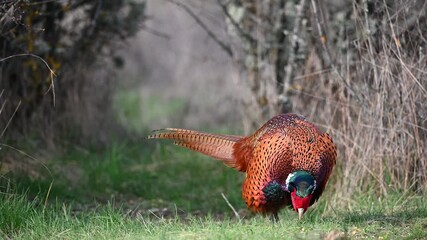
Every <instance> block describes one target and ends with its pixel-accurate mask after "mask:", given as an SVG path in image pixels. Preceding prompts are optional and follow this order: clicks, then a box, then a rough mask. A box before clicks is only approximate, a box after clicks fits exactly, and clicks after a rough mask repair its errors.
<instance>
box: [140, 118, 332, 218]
mask: <svg viewBox="0 0 427 240" xmlns="http://www.w3.org/2000/svg"><path fill="white" fill-rule="evenodd" d="M147 138H148V139H154V138H157V139H158V138H161V139H172V140H173V141H174V144H176V145H179V146H183V147H186V148H189V149H191V150H194V151H197V152H200V153H203V154H205V155H208V156H211V157H213V158H216V159H218V160H221V161H222V162H223V163H224V164H225V165H227V166H229V167H232V168H235V169H237V170H239V171H241V172H246V178H245V180H244V183H243V186H242V197H243V199H244V200H245V202H246V204H247V206H248V208H249V209H250V210H251V211H253V212H255V213H264V214H265V213H270V214H271V215H270V217H271V219H272V221H278V220H279V218H278V211H279V210H280V209H281V208H282V207H284V206H291V205H292V207H293V208H294V210H295V211H297V212H298V215H299V219H301V218H302V216H303V214H304V213H305V212H306V211H307V208H308V207H309V206H311V205H312V204H313V203H314V202H315V201H316V200H317V199H318V198H319V197H320V195H322V192H323V190H324V189H325V186H326V182H327V181H328V178H329V176H330V174H331V171H332V169H333V168H334V166H335V163H336V160H335V159H336V156H337V153H336V147H335V144H334V143H333V141H332V138H331V137H330V136H329V135H328V134H327V133H323V132H321V131H320V130H319V129H318V128H317V127H316V126H315V125H314V124H312V123H310V122H308V121H306V120H305V118H304V117H303V116H301V115H298V114H280V115H278V116H276V117H273V118H272V119H270V120H269V121H268V122H267V123H265V124H264V125H263V126H262V127H261V128H260V129H258V130H257V131H256V132H255V133H254V134H252V135H251V136H247V137H243V136H234V135H222V134H209V133H203V132H199V131H192V130H185V129H177V128H166V129H161V130H157V131H155V132H154V133H153V134H152V135H150V136H148V137H147Z"/></svg>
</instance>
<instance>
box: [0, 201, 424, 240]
mask: <svg viewBox="0 0 427 240" xmlns="http://www.w3.org/2000/svg"><path fill="white" fill-rule="evenodd" d="M361 199H362V198H361ZM394 200H395V199H394V197H391V199H389V200H387V201H384V202H383V204H379V205H373V207H372V208H371V209H370V210H369V211H367V209H366V208H365V205H366V201H360V202H357V205H356V206H353V208H354V210H352V211H339V213H338V214H336V215H334V214H332V215H330V214H327V215H326V216H323V217H318V216H314V215H313V214H311V215H310V216H309V217H308V218H305V219H303V220H302V221H298V220H297V217H296V214H295V213H292V212H290V211H284V212H283V213H282V214H281V221H280V222H279V223H278V224H272V223H271V222H270V221H269V220H268V219H267V218H263V217H261V216H257V217H254V218H250V219H245V220H242V221H237V220H235V219H229V218H225V219H222V220H218V219H217V218H215V217H211V216H210V215H206V216H204V217H187V218H180V217H175V218H169V219H164V218H153V217H146V216H141V215H138V216H134V217H130V216H129V215H128V214H125V213H123V209H122V208H120V206H115V205H114V204H111V203H110V204H106V205H99V206H97V207H96V208H94V209H92V210H90V211H82V212H80V213H75V212H73V211H71V210H70V209H71V208H70V207H68V206H67V205H66V204H63V203H62V204H61V203H58V202H57V203H53V204H50V205H49V206H48V207H46V208H45V207H44V206H43V204H42V203H41V202H38V201H37V200H34V201H28V200H27V199H26V198H25V197H23V195H16V194H4V193H3V194H1V195H0V237H1V238H12V239H58V238H60V239H324V238H327V239H335V238H334V237H338V236H340V237H348V238H368V239H396V238H403V239H424V238H426V237H427V232H426V228H427V203H426V202H425V201H424V199H422V198H421V197H411V198H407V199H406V202H405V204H404V205H402V206H401V207H399V208H398V209H389V208H384V207H385V206H393V205H395V204H394Z"/></svg>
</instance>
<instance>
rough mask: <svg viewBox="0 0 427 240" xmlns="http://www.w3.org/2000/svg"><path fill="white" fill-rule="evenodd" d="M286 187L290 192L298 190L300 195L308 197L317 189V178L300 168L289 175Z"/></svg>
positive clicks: (297, 193) (297, 192)
mask: <svg viewBox="0 0 427 240" xmlns="http://www.w3.org/2000/svg"><path fill="white" fill-rule="evenodd" d="M286 188H287V189H288V191H289V192H293V191H296V192H295V193H296V195H297V196H299V197H302V198H304V197H307V196H308V195H310V194H312V193H313V192H314V190H316V180H314V177H313V176H312V175H311V174H309V173H308V172H306V171H302V170H298V171H295V172H292V173H290V174H289V175H288V178H287V179H286Z"/></svg>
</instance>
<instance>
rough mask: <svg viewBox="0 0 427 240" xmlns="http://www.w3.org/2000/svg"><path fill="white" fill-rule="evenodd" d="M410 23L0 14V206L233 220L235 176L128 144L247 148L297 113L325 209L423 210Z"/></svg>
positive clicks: (163, 1) (419, 104) (186, 10)
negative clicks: (194, 134) (197, 137)
mask: <svg viewBox="0 0 427 240" xmlns="http://www.w3.org/2000/svg"><path fill="white" fill-rule="evenodd" d="M426 9H427V5H426V2H425V1H421V0H410V1H404V0H398V1H370V0H360V1H338V0H328V1H315V0H312V1H305V0H300V1H282V0H269V1H253V0H252V1H250V0H231V1H221V0H209V1H198V0H181V1H178V0H148V1H137V0H135V1H131V0H128V1H125V0H119V1H103V0H79V1H67V0H64V1H62V0H57V1H37V2H34V1H24V0H12V1H4V0H0V132H1V135H0V144H1V148H0V156H1V158H0V161H1V166H0V167H1V168H0V176H1V181H0V182H1V188H0V191H8V189H9V188H11V186H12V188H17V189H20V190H22V191H26V192H27V193H28V194H29V195H30V196H33V197H34V196H36V195H37V194H39V193H43V194H47V193H49V196H50V198H51V199H55V198H61V199H65V200H72V201H77V202H79V203H82V202H83V203H85V204H86V205H87V203H90V202H93V200H94V199H95V201H97V202H105V201H108V200H109V199H111V198H115V199H120V200H123V201H125V202H127V204H130V205H132V204H133V205H135V204H141V208H142V209H151V210H150V211H157V212H161V213H157V214H168V213H169V214H171V209H174V208H175V209H178V210H177V211H183V212H187V211H200V210H205V211H209V210H210V211H217V212H220V211H227V210H228V206H227V205H226V204H225V202H224V200H223V199H222V197H221V195H220V193H222V192H224V193H225V194H226V195H227V196H228V198H229V199H230V202H232V204H233V205H235V206H237V207H239V208H244V206H243V203H242V201H241V199H240V184H241V180H242V176H241V175H240V174H239V173H236V172H234V171H233V170H230V169H227V168H226V167H225V166H222V165H221V164H219V163H217V162H215V161H212V160H209V159H207V158H205V157H202V156H199V155H197V154H193V153H187V152H185V151H182V150H181V149H178V148H175V147H173V146H160V145H159V144H158V143H151V142H150V143H148V142H145V141H144V140H142V137H143V136H144V135H145V134H146V133H147V132H148V130H150V129H156V128H161V127H183V128H190V129H199V130H204V131H211V132H218V133H228V134H249V133H250V132H252V131H253V130H254V129H256V128H258V127H259V126H261V125H262V124H263V123H264V122H265V121H266V120H268V119H269V118H271V117H272V116H274V115H276V114H278V113H280V112H297V113H299V114H302V115H305V116H306V117H307V118H308V119H309V120H310V121H313V122H315V123H316V124H317V125H319V126H320V127H321V128H322V129H323V130H325V131H326V132H328V133H329V134H330V135H331V136H332V137H333V139H334V141H335V143H336V144H337V146H338V166H337V168H336V169H335V172H334V174H333V176H334V177H333V178H334V179H333V181H332V182H330V183H329V187H328V192H327V193H326V195H327V196H328V197H327V199H328V200H327V201H330V202H333V204H335V206H336V205H340V206H349V205H351V204H352V201H353V196H354V194H360V193H366V192H369V193H372V194H374V195H375V196H378V197H385V196H388V194H390V193H395V192H399V193H402V194H422V195H424V194H425V192H426V190H427V153H426V149H427V142H426V140H427V55H426V54H427V50H426V49H427V39H426V34H425V32H427V15H426ZM48 66H49V67H50V69H49V67H48ZM51 71H52V72H54V75H52V74H51ZM82 186H85V187H84V188H82ZM325 201H326V200H325ZM323 204H324V203H323ZM80 208H81V207H80ZM80 208H79V207H76V209H80ZM163 208H165V209H166V210H164V211H163V210H162V209H163ZM325 208H327V206H325ZM172 211H173V210H172Z"/></svg>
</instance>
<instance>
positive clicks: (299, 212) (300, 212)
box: [298, 208, 304, 220]
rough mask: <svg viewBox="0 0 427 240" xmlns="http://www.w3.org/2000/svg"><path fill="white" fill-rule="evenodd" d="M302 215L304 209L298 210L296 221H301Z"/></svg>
mask: <svg viewBox="0 0 427 240" xmlns="http://www.w3.org/2000/svg"><path fill="white" fill-rule="evenodd" d="M303 215H304V208H298V219H299V220H301V219H302V216H303Z"/></svg>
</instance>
